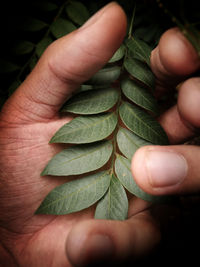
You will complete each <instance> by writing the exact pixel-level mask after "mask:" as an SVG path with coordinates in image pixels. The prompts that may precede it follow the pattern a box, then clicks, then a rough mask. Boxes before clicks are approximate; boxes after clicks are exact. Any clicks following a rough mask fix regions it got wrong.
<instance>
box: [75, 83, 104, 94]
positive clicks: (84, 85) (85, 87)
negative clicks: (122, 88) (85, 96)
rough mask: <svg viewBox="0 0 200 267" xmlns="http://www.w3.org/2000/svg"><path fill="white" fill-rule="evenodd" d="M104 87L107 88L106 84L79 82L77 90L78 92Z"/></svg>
mask: <svg viewBox="0 0 200 267" xmlns="http://www.w3.org/2000/svg"><path fill="white" fill-rule="evenodd" d="M106 88H108V85H107V84H103V85H95V84H93V85H91V84H81V86H80V88H79V90H78V91H79V93H80V92H85V91H89V90H97V89H106Z"/></svg>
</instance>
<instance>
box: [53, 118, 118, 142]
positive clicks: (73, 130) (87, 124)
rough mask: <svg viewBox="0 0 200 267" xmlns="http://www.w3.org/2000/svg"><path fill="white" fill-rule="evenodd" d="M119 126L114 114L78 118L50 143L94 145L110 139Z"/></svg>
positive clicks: (61, 130)
mask: <svg viewBox="0 0 200 267" xmlns="http://www.w3.org/2000/svg"><path fill="white" fill-rule="evenodd" d="M116 125H117V116H116V115H115V114H114V113H106V114H99V115H90V116H80V117H76V118H75V119H73V120H72V121H70V122H69V123H67V124H65V125H64V126H63V127H61V128H60V130H58V131H57V132H56V134H55V135H54V136H53V138H52V139H51V141H50V143H74V144H81V143H92V142H96V141H99V140H102V139H104V138H106V137H108V136H109V135H110V134H111V133H112V132H113V131H114V129H115V127H116Z"/></svg>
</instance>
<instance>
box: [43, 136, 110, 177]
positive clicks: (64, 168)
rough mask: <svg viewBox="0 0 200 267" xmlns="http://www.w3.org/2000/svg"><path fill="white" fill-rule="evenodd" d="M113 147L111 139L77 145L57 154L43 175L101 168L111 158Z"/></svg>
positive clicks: (67, 173)
mask: <svg viewBox="0 0 200 267" xmlns="http://www.w3.org/2000/svg"><path fill="white" fill-rule="evenodd" d="M112 150H113V147H112V143H111V142H110V141H102V142H98V143H93V144H87V145H77V146H72V147H69V148H67V149H64V150H63V151H61V152H60V153H58V154H57V155H55V156H54V157H53V158H52V159H51V160H50V162H49V163H48V164H47V166H46V167H45V169H44V171H43V172H42V175H59V176H63V175H64V176H65V175H77V174H82V173H86V172H90V171H94V170H96V169H99V168H101V167H102V166H103V165H104V164H105V163H106V162H107V161H108V160H109V158H110V156H111V153H112Z"/></svg>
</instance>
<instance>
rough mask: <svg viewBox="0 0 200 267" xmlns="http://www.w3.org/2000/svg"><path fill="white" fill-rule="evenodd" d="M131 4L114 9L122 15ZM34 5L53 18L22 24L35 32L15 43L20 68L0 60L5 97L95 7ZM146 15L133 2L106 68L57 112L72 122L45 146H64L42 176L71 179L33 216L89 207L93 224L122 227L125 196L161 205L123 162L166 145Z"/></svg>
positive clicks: (155, 36) (153, 28) (154, 26)
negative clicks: (9, 77) (6, 81)
mask: <svg viewBox="0 0 200 267" xmlns="http://www.w3.org/2000/svg"><path fill="white" fill-rule="evenodd" d="M99 2H101V1H99ZM99 2H98V3H99ZM119 2H120V1H119ZM133 2H135V1H133ZM133 2H131V3H130V1H122V3H121V4H122V5H123V7H124V8H125V9H126V10H129V9H130V7H131V8H133V6H134V3H133ZM158 2H159V6H161V7H162V8H163V4H161V3H160V1H158ZM102 4H103V3H102ZM34 5H36V7H37V8H39V9H40V10H42V12H44V13H45V14H47V13H48V14H53V15H52V16H50V22H44V21H43V20H41V19H35V18H30V17H29V19H28V20H27V22H26V24H25V25H23V31H25V32H31V33H35V32H36V33H37V34H36V37H37V38H36V39H37V40H36V41H35V40H34V42H33V41H30V40H23V41H20V42H18V43H16V45H15V47H14V51H15V54H17V55H19V56H20V57H21V56H26V59H25V61H24V62H23V64H21V66H19V65H18V64H16V63H12V62H11V61H8V60H4V62H3V63H4V65H2V66H3V68H2V69H0V71H1V72H2V71H3V72H4V73H15V74H16V76H15V75H14V78H13V82H12V83H11V84H10V85H9V87H8V88H9V89H8V92H9V94H11V93H12V92H13V91H14V90H15V89H16V88H17V87H18V86H19V85H20V84H21V82H22V81H23V79H24V78H25V77H26V75H27V74H28V73H29V72H30V71H31V70H32V68H33V67H34V66H35V64H36V62H37V60H38V59H39V58H40V56H41V55H42V53H43V51H44V50H45V48H46V47H47V46H48V45H49V44H50V43H51V42H52V41H54V40H55V39H57V38H60V37H62V36H64V35H66V34H68V33H70V32H72V31H73V30H75V29H76V28H78V27H79V26H81V25H82V24H83V23H84V22H85V21H86V20H87V19H88V18H89V17H90V15H91V14H92V13H93V12H95V11H96V10H97V9H98V8H99V7H100V6H99V5H98V4H97V3H94V1H92V2H91V3H90V4H89V5H88V6H87V7H86V6H85V5H83V3H81V2H79V1H72V0H69V1H64V2H62V3H61V4H60V6H58V5H57V4H56V2H55V3H53V2H52V3H51V2H46V1H45V2H34ZM157 8H158V7H157ZM155 10H156V11H155ZM158 10H159V8H158ZM158 10H157V9H156V7H155V6H154V8H152V10H149V12H155V14H157V12H158ZM164 10H165V12H166V13H167V14H169V13H170V12H169V11H168V9H166V8H165V9H164ZM166 10H167V11H166ZM146 12H147V11H146V10H145V12H144V5H143V4H141V2H139V1H138V2H137V8H136V14H135V10H134V12H133V13H134V14H133V16H131V15H130V14H128V18H130V19H129V31H128V34H127V38H126V39H125V41H124V43H123V44H122V45H121V47H120V48H119V49H118V50H117V51H116V53H115V54H114V55H113V57H112V58H111V59H110V61H109V62H108V63H107V64H106V66H104V68H103V69H101V70H100V71H99V72H98V73H96V74H95V75H94V76H93V77H92V78H91V79H90V80H89V81H87V82H86V83H85V84H83V85H81V88H80V89H79V90H78V91H77V93H76V94H75V95H74V96H73V97H72V98H71V99H70V100H68V101H67V102H66V104H65V105H64V106H63V108H62V110H61V112H64V113H66V112H67V113H70V114H74V119H73V120H72V121H71V122H69V123H68V124H66V125H64V126H63V127H62V128H61V129H59V130H58V132H57V133H55V135H54V136H53V137H52V139H51V140H50V143H65V144H70V145H69V146H68V148H66V149H63V150H62V151H61V152H60V153H58V154H57V155H55V156H54V157H53V158H52V159H51V161H50V162H49V163H48V165H47V166H46V167H45V169H44V170H43V172H42V175H44V176H45V175H54V176H72V175H73V176H74V179H73V180H72V181H70V182H67V183H65V184H63V185H61V186H58V187H56V188H55V189H54V190H52V191H51V192H50V193H49V194H48V195H47V196H46V198H45V199H44V201H43V202H42V203H41V205H40V207H39V208H38V210H37V211H36V213H45V214H57V215H61V214H68V213H71V212H76V211H79V210H82V209H84V208H87V207H89V206H91V205H93V204H95V203H96V204H97V205H96V211H95V218H104V219H117V220H124V219H126V218H127V213H128V198H127V192H130V193H131V194H133V195H135V196H137V197H140V198H142V199H144V200H146V201H152V202H157V201H165V200H166V198H164V197H155V196H151V195H149V194H146V193H145V192H143V191H142V190H141V189H140V188H139V187H138V186H137V185H136V183H135V182H134V179H133V177H132V174H131V171H130V162H131V158H132V156H133V154H134V153H135V151H136V150H137V149H138V148H139V147H141V146H144V145H149V144H157V145H166V144H168V139H167V136H166V134H165V132H164V131H163V129H162V127H161V126H160V125H159V123H158V122H157V120H156V116H157V115H158V114H159V107H158V103H157V101H156V99H155V97H154V87H155V78H154V75H153V73H152V72H151V69H150V53H151V50H152V48H153V47H154V46H155V45H156V43H157V42H158V40H159V37H160V35H161V33H162V32H163V31H164V30H165V28H164V27H163V25H162V23H158V21H156V20H155V16H153V15H151V16H147V14H146ZM137 14H138V15H137ZM151 14H153V13H151ZM170 16H171V14H170ZM173 18H174V16H173ZM173 20H174V19H173ZM160 21H161V19H160ZM175 22H176V23H177V22H179V20H178V19H176V21H175ZM170 23H171V22H169V25H170ZM177 24H178V26H180V25H182V24H181V23H177ZM183 28H184V26H183V25H182V30H183ZM133 29H134V33H133ZM195 29H196V28H195ZM39 33H40V34H39ZM188 36H189V35H188ZM192 36H194V35H192ZM195 36H196V35H195ZM195 38H196V37H195ZM195 40H196V39H195ZM198 40H199V39H198ZM2 102H3V101H2ZM76 176H78V178H77V177H76ZM80 176H81V177H80ZM44 179H45V177H44Z"/></svg>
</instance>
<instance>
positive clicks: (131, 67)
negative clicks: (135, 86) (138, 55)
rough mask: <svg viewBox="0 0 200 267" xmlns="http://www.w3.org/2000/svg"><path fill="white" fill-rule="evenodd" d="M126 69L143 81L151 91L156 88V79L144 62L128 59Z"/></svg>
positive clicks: (125, 64)
mask: <svg viewBox="0 0 200 267" xmlns="http://www.w3.org/2000/svg"><path fill="white" fill-rule="evenodd" d="M124 66H125V69H126V70H127V71H128V72H129V73H130V74H131V75H132V76H133V77H134V78H136V79H137V80H139V81H141V82H142V83H144V84H145V85H147V86H148V87H150V88H151V89H154V87H155V77H154V75H153V73H152V71H151V69H150V68H149V67H148V65H147V64H145V63H144V62H142V61H140V60H138V59H134V58H128V57H127V58H126V60H125V62H124Z"/></svg>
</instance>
